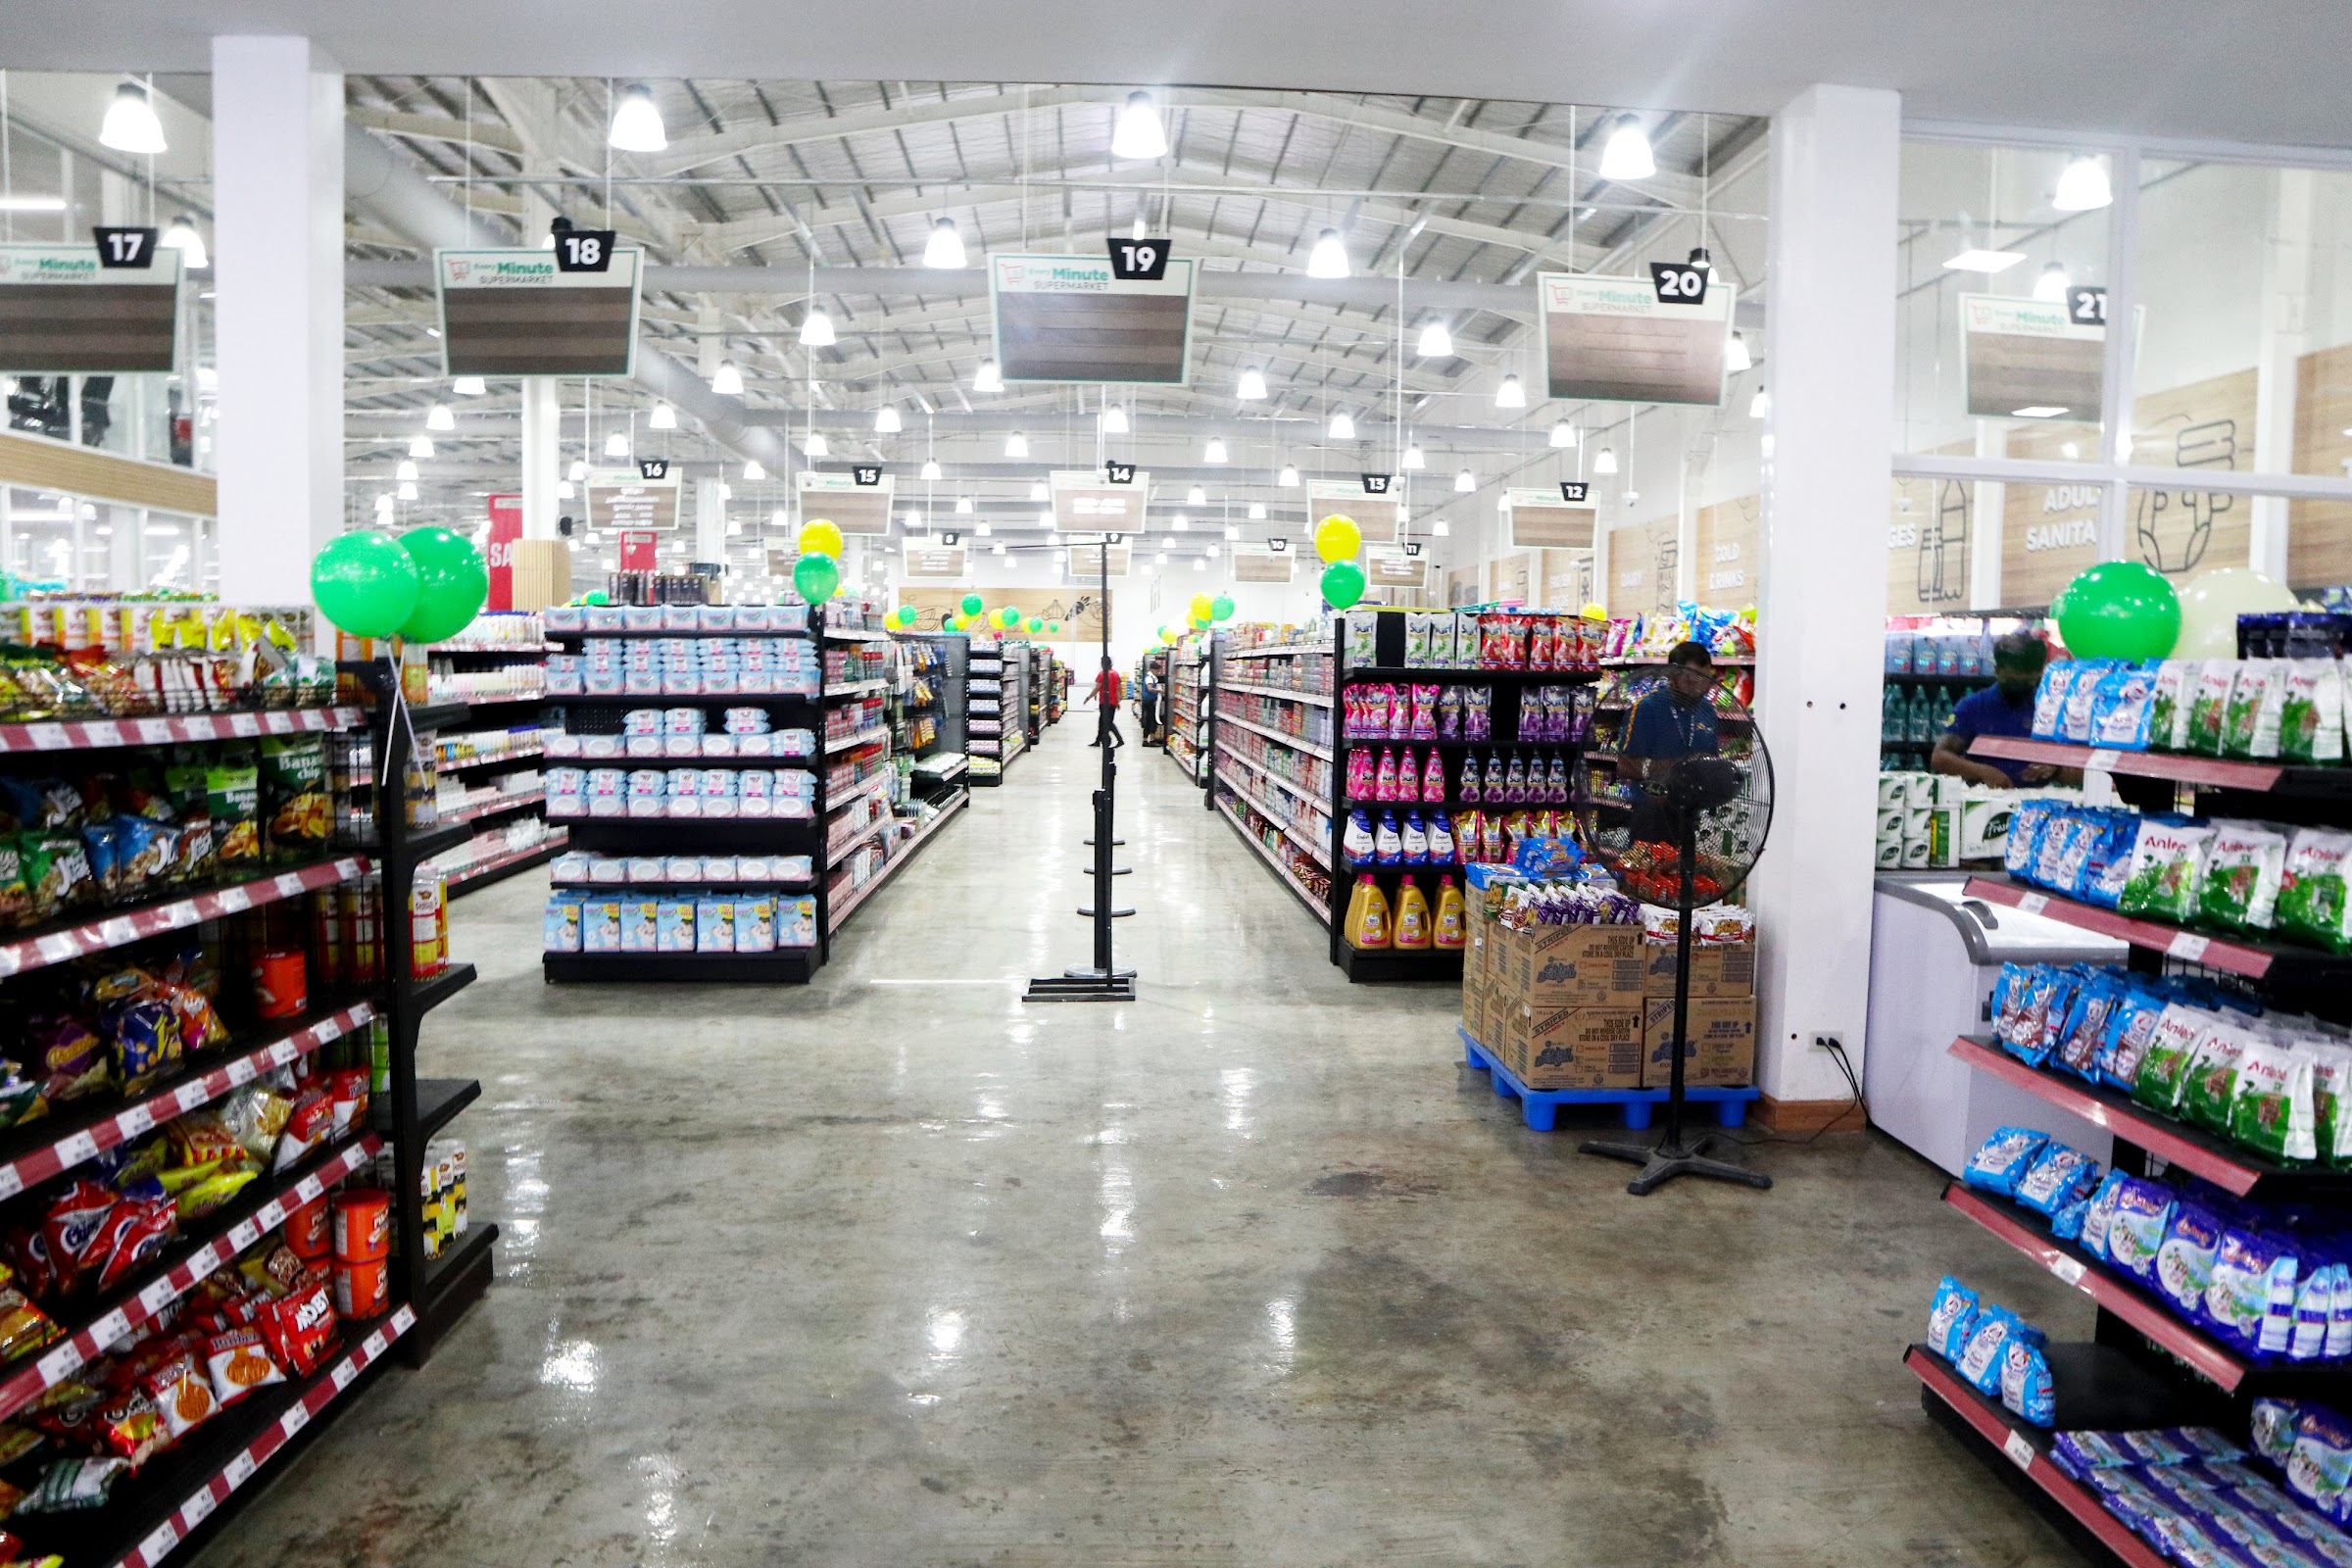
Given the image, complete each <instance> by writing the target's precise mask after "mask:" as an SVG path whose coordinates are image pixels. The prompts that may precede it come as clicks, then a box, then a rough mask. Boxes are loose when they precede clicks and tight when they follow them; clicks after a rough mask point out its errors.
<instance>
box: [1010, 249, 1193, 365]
mask: <svg viewBox="0 0 2352 1568" xmlns="http://www.w3.org/2000/svg"><path fill="white" fill-rule="evenodd" d="M1196 266H1197V264H1195V263H1193V262H1191V261H1184V260H1177V261H1169V262H1165V263H1164V265H1163V267H1162V269H1161V270H1160V271H1159V273H1158V274H1157V275H1156V276H1153V275H1141V276H1122V275H1120V273H1121V272H1122V271H1123V270H1124V269H1120V268H1114V267H1113V266H1112V265H1111V262H1110V259H1109V258H1108V257H1104V256H1020V255H1015V256H991V257H990V258H989V259H988V298H989V306H990V311H991V314H992V316H993V317H994V319H995V330H996V350H997V368H998V370H999V373H1001V374H1002V375H1003V376H1004V378H1005V380H1006V381H1025V382H1036V381H1049V382H1050V381H1093V382H1098V383H1100V382H1124V383H1130V384H1133V383H1143V384H1149V385H1152V386H1182V385H1183V384H1184V383H1185V381H1186V379H1187V378H1188V377H1189V375H1190V373H1191V368H1192V347H1193V273H1194V271H1195V269H1196Z"/></svg>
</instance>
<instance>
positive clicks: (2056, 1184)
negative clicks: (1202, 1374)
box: [2017, 1140, 2099, 1216]
mask: <svg viewBox="0 0 2352 1568" xmlns="http://www.w3.org/2000/svg"><path fill="white" fill-rule="evenodd" d="M2098 1180H2099V1162H2098V1161H2097V1160H2095V1159H2093V1158H2091V1157H2090V1156H2089V1155H2088V1154H2085V1153H2083V1152H2082V1151H2081V1150H2079V1149H2072V1148H2069V1147H2068V1146H2067V1145H2065V1144H2061V1143H2059V1142H2057V1141H2056V1140H2052V1141H2051V1142H2049V1143H2048V1144H2045V1145H2043V1146H2042V1150H2041V1152H2040V1153H2038V1154H2036V1155H2034V1163H2033V1164H2032V1165H2031V1166H2029V1167H2027V1170H2026V1173H2025V1175H2023V1176H2021V1177H2020V1178H2018V1183H2017V1201H2019V1202H2020V1203H2023V1204H2024V1205H2025V1206H2026V1207H2028V1208H2030V1209H2033V1210H2034V1212H2035V1213H2039V1214H2048V1215H2051V1216H2055V1215H2056V1214H2057V1213H2058V1211H2059V1210H2060V1209H2062V1208H2065V1207H2067V1206H2068V1205H2069V1204H2071V1203H2074V1202H2076V1201H2080V1200H2082V1199H2083V1198H2085V1197H2087V1196H2088V1195H2089V1193H2090V1191H2091V1189H2092V1188H2093V1187H2094V1186H2096V1185H2097V1184H2098Z"/></svg>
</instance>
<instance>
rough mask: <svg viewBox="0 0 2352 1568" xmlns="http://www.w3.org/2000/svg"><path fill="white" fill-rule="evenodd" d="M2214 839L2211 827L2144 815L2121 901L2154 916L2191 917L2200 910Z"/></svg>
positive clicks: (2138, 912)
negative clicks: (2199, 894) (2201, 882)
mask: <svg viewBox="0 0 2352 1568" xmlns="http://www.w3.org/2000/svg"><path fill="white" fill-rule="evenodd" d="M2212 842H2213V829H2211V828H2209V827H2197V826H2193V825H2191V824H2188V823H2184V822H2166V821H2161V820H2158V819H2157V818H2155V817H2147V818H2144V819H2142V820H2141V822H2140V824H2139V832H2138V834H2137V835H2136V836H2135V837H2134V839H2133V840H2132V844H2131V872H2130V874H2129V875H2127V876H2126V877H2125V878H2124V890H2123V892H2122V894H2121V895H2120V896H2119V899H2118V902H2117V905H2116V907H2117V908H2119V909H2121V910H2122V911H2123V912H2124V913H2126V914H2136V915H2143V916H2145V917H2146V918H2148V919H2151V920H2186V919H2187V918H2188V917H2189V916H2190V915H2191V914H2193V913H2195V912H2196V907H2197V904H2196V900H2197V883H2198V879H2199V877H2200V876H2201V874H2202V873H2203V871H2204V867H2205V852H2206V848H2207V846H2208V845H2210V844H2211V843H2212Z"/></svg>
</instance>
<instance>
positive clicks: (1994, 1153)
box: [1960, 1127, 2050, 1198]
mask: <svg viewBox="0 0 2352 1568" xmlns="http://www.w3.org/2000/svg"><path fill="white" fill-rule="evenodd" d="M2049 1141H2050V1135H2049V1134H2048V1133H2045V1132H2037V1131H2035V1130H2034V1128H2031V1127H2002V1128H1999V1129H1997V1130H1995V1131H1994V1133H1993V1135H1992V1136H1991V1137H1990V1138H1987V1139H1985V1143H1984V1147H1982V1148H1980V1149H1979V1150H1978V1151H1977V1152H1975V1153H1974V1154H1972V1155H1971V1156H1969V1161H1968V1164H1967V1166H1966V1167H1965V1168H1963V1169H1962V1170H1961V1172H1960V1179H1961V1180H1962V1181H1964V1182H1966V1183H1967V1184H1968V1185H1969V1186H1971V1187H1974V1188H1978V1189H1980V1190H1981V1191H1984V1192H1987V1193H1997V1194H1999V1195H2000V1196H2001V1197H2003V1198H2009V1197H2013V1196H2014V1195H2015V1194H2016V1192H2017V1184H2018V1182H2019V1181H2020V1180H2022V1179H2023V1178H2024V1176H2025V1174H2026V1172H2027V1171H2028V1170H2029V1169H2031V1168H2032V1166H2033V1163H2034V1156H2035V1155H2037V1154H2039V1153H2040V1152H2041V1151H2042V1149H2043V1148H2044V1147H2045V1146H2047V1145H2048V1143H2049Z"/></svg>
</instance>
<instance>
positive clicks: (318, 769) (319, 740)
mask: <svg viewBox="0 0 2352 1568" xmlns="http://www.w3.org/2000/svg"><path fill="white" fill-rule="evenodd" d="M260 777H261V805H262V814H263V816H264V817H265V819H266V820H267V821H268V823H269V853H270V856H271V857H272V858H277V859H305V860H307V859H316V858H318V857H319V856H320V855H321V854H323V853H325V850H326V845H327V836H328V834H329V832H330V831H331V830H332V829H333V827H334V809H333V803H332V801H331V799H330V798H329V797H328V795H327V790H326V737H325V736H323V735H271V736H269V737H267V738H265V739H264V740H263V741H262V743H261V763H260Z"/></svg>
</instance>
